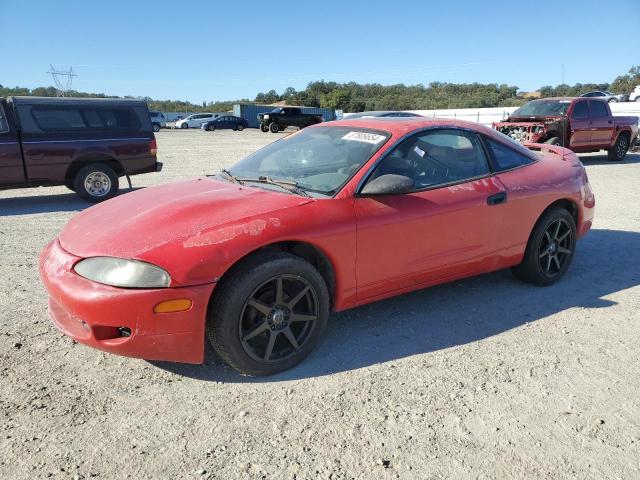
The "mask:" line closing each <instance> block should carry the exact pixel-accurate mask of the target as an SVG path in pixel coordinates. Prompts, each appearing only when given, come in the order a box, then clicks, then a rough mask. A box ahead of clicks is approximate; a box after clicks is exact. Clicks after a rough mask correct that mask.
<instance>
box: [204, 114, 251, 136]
mask: <svg viewBox="0 0 640 480" xmlns="http://www.w3.org/2000/svg"><path fill="white" fill-rule="evenodd" d="M247 123H248V122H247V121H246V120H245V119H244V118H241V117H236V116H234V115H224V116H220V117H218V118H214V119H213V120H209V121H208V122H205V123H203V124H202V126H201V127H200V128H202V130H206V131H208V132H211V131H213V130H224V129H232V130H239V131H242V130H244V129H245V128H247V126H248V125H247Z"/></svg>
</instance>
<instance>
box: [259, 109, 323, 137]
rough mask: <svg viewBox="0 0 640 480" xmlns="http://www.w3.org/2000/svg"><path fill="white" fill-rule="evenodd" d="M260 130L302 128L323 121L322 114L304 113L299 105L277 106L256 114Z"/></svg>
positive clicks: (275, 130)
mask: <svg viewBox="0 0 640 480" xmlns="http://www.w3.org/2000/svg"><path fill="white" fill-rule="evenodd" d="M258 121H259V122H260V130H262V131H263V132H271V133H278V132H280V131H282V130H284V129H285V128H287V127H298V128H301V129H302V128H304V127H308V126H309V125H315V124H316V123H321V122H323V121H324V119H323V118H322V115H318V114H315V113H304V112H303V111H302V109H301V108H300V107H278V108H274V109H273V110H272V111H271V112H269V113H260V114H259V115H258Z"/></svg>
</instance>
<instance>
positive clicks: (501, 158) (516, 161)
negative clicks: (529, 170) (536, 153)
mask: <svg viewBox="0 0 640 480" xmlns="http://www.w3.org/2000/svg"><path fill="white" fill-rule="evenodd" d="M485 141H486V143H487V145H488V147H489V149H490V150H491V153H492V154H493V155H492V156H493V161H494V163H495V169H496V170H497V171H501V172H502V171H505V170H511V169H512V168H517V167H521V166H523V165H529V164H530V163H533V159H531V158H529V157H527V156H525V155H523V154H521V153H519V152H517V151H515V150H514V149H512V148H509V147H508V146H506V145H503V144H502V143H500V142H497V141H495V140H491V139H489V138H485Z"/></svg>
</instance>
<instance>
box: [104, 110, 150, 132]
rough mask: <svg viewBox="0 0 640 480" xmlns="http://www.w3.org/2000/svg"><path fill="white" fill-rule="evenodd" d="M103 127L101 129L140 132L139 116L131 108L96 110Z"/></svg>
mask: <svg viewBox="0 0 640 480" xmlns="http://www.w3.org/2000/svg"><path fill="white" fill-rule="evenodd" d="M96 112H97V114H98V116H99V117H100V119H101V120H102V123H103V125H102V126H101V127H99V128H106V129H109V130H138V129H139V128H140V122H139V121H138V116H137V115H136V114H135V112H133V110H131V109H129V108H101V109H97V110H96Z"/></svg>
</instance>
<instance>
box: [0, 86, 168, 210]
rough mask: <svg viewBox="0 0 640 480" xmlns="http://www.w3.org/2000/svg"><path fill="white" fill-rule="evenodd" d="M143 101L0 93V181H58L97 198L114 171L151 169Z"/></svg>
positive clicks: (155, 168)
mask: <svg viewBox="0 0 640 480" xmlns="http://www.w3.org/2000/svg"><path fill="white" fill-rule="evenodd" d="M156 154H157V145H156V139H155V137H154V135H153V129H152V126H151V120H150V116H149V111H148V109H147V104H146V102H144V101H141V100H120V99H110V98H109V99H95V98H50V97H47V98H39V97H9V98H7V99H6V100H5V99H2V98H0V189H8V188H24V187H38V186H52V185H66V186H67V187H68V188H69V189H71V190H73V191H74V192H76V193H77V194H78V195H80V196H81V197H82V198H84V199H85V200H88V201H90V202H99V201H102V200H106V199H108V198H110V197H113V196H114V195H115V194H116V192H117V191H118V178H119V177H122V176H127V177H128V176H129V175H137V174H140V173H147V172H159V171H160V170H161V169H162V163H160V162H158V160H157V157H156Z"/></svg>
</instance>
